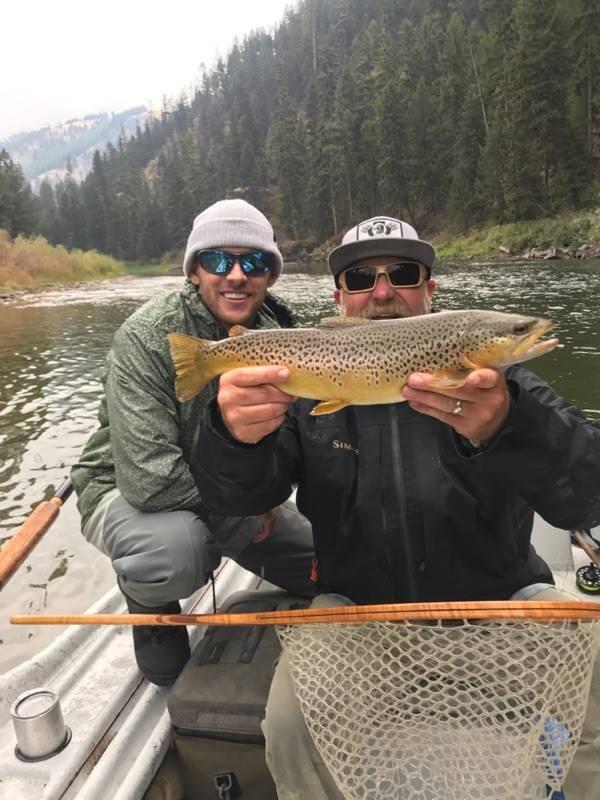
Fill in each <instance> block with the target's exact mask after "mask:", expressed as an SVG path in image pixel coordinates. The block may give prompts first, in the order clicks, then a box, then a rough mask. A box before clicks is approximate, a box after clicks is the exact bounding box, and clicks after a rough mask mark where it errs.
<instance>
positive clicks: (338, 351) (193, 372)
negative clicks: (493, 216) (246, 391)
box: [168, 310, 558, 415]
mask: <svg viewBox="0 0 600 800" xmlns="http://www.w3.org/2000/svg"><path fill="white" fill-rule="evenodd" d="M552 327H553V323H552V322H551V321H550V320H547V319H542V318H540V317H526V316H522V315H520V314H505V313H501V312H498V311H470V310H467V311H442V312H440V313H437V314H424V315H421V316H416V317H408V318H403V319H386V320H367V319H355V318H349V317H335V318H331V319H326V320H323V321H322V322H321V324H320V325H319V326H317V327H315V328H275V329H268V330H260V331H255V330H248V329H247V328H244V327H243V326H241V325H236V326H234V327H233V328H232V329H231V330H230V332H229V338H228V339H223V340H221V341H218V342H211V341H206V340H204V339H197V338H195V337H194V336H185V335H183V334H179V333H171V334H169V336H168V338H169V345H170V348H171V356H172V358H173V363H174V364H175V370H176V375H177V377H176V381H175V393H176V396H177V399H178V400H181V401H183V400H190V399H191V398H192V397H194V396H195V395H196V394H198V392H200V391H201V390H202V389H203V388H204V386H206V384H207V383H208V382H209V381H210V380H212V379H213V378H215V377H216V376H217V375H221V374H222V373H223V372H227V371H228V370H230V369H235V368H237V367H255V366H268V365H278V366H283V367H287V368H288V369H289V371H290V377H289V379H288V380H286V381H285V383H282V384H278V386H279V387H280V388H281V389H283V390H284V391H286V392H289V394H291V395H296V396H298V397H307V398H310V399H313V400H320V401H321V402H320V403H318V404H317V405H316V406H315V407H314V408H313V410H312V411H311V414H313V415H320V414H331V413H333V412H334V411H339V409H341V408H344V406H348V405H375V404H379V403H398V402H401V401H402V400H404V398H403V397H402V394H401V389H402V387H403V386H404V384H405V383H406V380H407V378H408V376H409V375H410V374H411V373H412V372H430V373H432V374H433V380H432V386H435V387H438V388H452V387H459V386H461V385H462V384H463V383H464V381H465V379H466V377H467V375H468V374H469V373H470V372H471V371H472V370H474V369H479V368H481V367H494V368H496V367H505V366H508V365H509V364H516V363H517V362H520V361H527V360H529V359H531V358H536V357H537V356H541V355H543V354H544V353H548V352H549V351H550V350H552V349H553V348H554V347H556V345H557V344H558V340H557V339H544V340H540V337H542V336H543V335H544V334H545V333H547V332H548V331H550V330H551V329H552Z"/></svg>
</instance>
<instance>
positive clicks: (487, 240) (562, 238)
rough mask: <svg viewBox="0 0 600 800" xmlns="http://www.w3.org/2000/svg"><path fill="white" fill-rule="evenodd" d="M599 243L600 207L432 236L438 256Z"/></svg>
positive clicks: (477, 254) (513, 252)
mask: <svg viewBox="0 0 600 800" xmlns="http://www.w3.org/2000/svg"><path fill="white" fill-rule="evenodd" d="M598 243H600V208H597V209H595V210H593V211H587V212H584V213H582V212H579V213H576V214H575V213H574V214H563V215H561V216H560V217H549V218H545V219H537V220H527V221H525V222H513V223H509V224H506V225H492V226H488V227H484V228H479V229H477V230H474V231H469V232H468V233H464V234H461V235H456V236H452V235H451V234H447V233H442V234H440V236H439V237H435V239H434V244H435V249H436V252H437V254H438V256H439V257H441V258H443V257H468V256H486V255H487V256H498V255H501V254H503V253H504V254H509V253H510V254H512V255H521V254H523V253H525V252H526V251H528V250H531V249H536V250H537V249H546V248H560V249H562V250H576V249H577V248H578V247H582V246H583V245H586V244H592V245H593V244H598Z"/></svg>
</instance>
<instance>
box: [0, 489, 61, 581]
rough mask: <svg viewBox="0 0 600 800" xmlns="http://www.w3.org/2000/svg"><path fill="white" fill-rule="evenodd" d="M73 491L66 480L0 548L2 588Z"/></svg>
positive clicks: (0, 579)
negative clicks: (0, 548)
mask: <svg viewBox="0 0 600 800" xmlns="http://www.w3.org/2000/svg"><path fill="white" fill-rule="evenodd" d="M72 491H73V484H72V483H71V481H70V480H68V481H66V482H65V483H64V484H63V485H62V486H61V487H60V488H59V490H58V491H57V493H56V495H55V496H54V497H53V498H52V499H51V500H43V501H42V502H41V503H40V504H39V505H38V506H36V507H35V508H34V510H33V511H32V512H31V514H30V515H29V516H28V517H27V519H26V520H25V522H24V523H23V524H22V525H21V527H20V528H19V529H18V530H17V531H16V532H15V533H14V534H13V536H12V538H10V539H9V540H8V542H6V544H5V545H4V546H3V547H2V550H0V590H1V589H3V588H4V586H5V585H6V583H7V582H8V581H9V580H10V578H12V576H13V575H14V573H15V572H16V571H17V569H18V568H19V567H20V566H21V564H22V563H23V561H25V559H26V558H27V556H28V555H29V553H31V551H32V550H33V548H34V547H35V546H36V544H37V543H38V542H39V541H40V539H41V538H42V536H43V535H44V534H45V533H46V531H47V530H48V529H49V528H50V526H51V525H52V523H53V522H54V520H55V519H56V518H57V516H58V513H59V511H60V508H61V506H62V505H63V503H64V502H65V501H66V500H67V499H68V497H69V495H70V494H71V492H72Z"/></svg>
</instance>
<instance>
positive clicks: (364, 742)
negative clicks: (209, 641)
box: [278, 620, 600, 800]
mask: <svg viewBox="0 0 600 800" xmlns="http://www.w3.org/2000/svg"><path fill="white" fill-rule="evenodd" d="M278 632H279V636H280V638H281V641H282V644H283V647H284V650H285V653H286V655H287V657H288V659H289V663H290V666H291V672H292V677H293V681H294V685H295V689H296V694H297V696H298V699H299V701H300V705H301V707H302V710H303V713H304V715H305V718H306V722H307V724H308V727H309V730H310V732H311V734H312V737H313V739H314V741H315V744H316V746H317V748H318V750H319V751H320V753H321V756H322V758H323V760H324V762H325V764H326V765H327V767H328V768H329V770H330V772H331V773H332V775H333V777H334V779H335V780H336V782H337V784H338V786H339V788H340V791H341V792H342V793H343V794H344V796H345V797H346V798H347V800H387V798H390V800H391V799H392V798H393V799H394V800H518V799H520V798H523V800H542V798H544V799H545V798H546V797H547V788H546V787H550V788H552V789H560V787H561V785H562V783H563V780H564V777H565V775H566V773H567V771H568V769H569V766H570V764H571V760H572V758H573V755H574V752H575V749H576V746H577V742H578V740H579V737H580V734H581V727H582V723H583V718H584V714H585V708H586V704H587V698H588V693H589V687H590V680H591V673H592V666H593V662H594V658H595V655H596V652H597V649H598V646H599V644H600V620H595V621H582V620H580V621H568V620H561V621H557V622H536V621H533V620H531V621H530V620H520V621H506V620H489V621H488V620H481V621H477V622H473V621H471V622H469V621H467V620H453V621H439V620H438V621H435V622H432V623H429V624H428V623H425V622H420V623H417V622H394V623H389V622H367V623H363V624H359V625H344V624H335V623H334V624H328V625H323V624H316V625H289V626H282V627H280V628H279V629H278Z"/></svg>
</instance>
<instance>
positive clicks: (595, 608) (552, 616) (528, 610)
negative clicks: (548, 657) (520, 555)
mask: <svg viewBox="0 0 600 800" xmlns="http://www.w3.org/2000/svg"><path fill="white" fill-rule="evenodd" d="M449 619H462V620H471V619H488V620H497V619H502V620H503V621H506V622H511V621H513V622H519V621H522V620H524V619H528V620H533V621H539V622H558V621H560V620H573V621H576V620H600V604H599V603H593V602H580V601H562V600H544V601H542V600H539V601H537V602H536V601H535V600H525V601H516V600H514V601H511V600H506V601H493V600H487V601H483V602H452V603H397V604H388V605H369V606H336V607H334V608H302V609H289V610H288V609H280V610H276V611H257V612H253V613H237V614H60V615H52V614H41V615H38V614H22V615H15V616H13V617H11V618H10V621H11V623H12V624H13V625H300V624H301V625H306V624H314V623H332V622H341V623H363V622H404V621H408V622H410V621H430V620H449Z"/></svg>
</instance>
